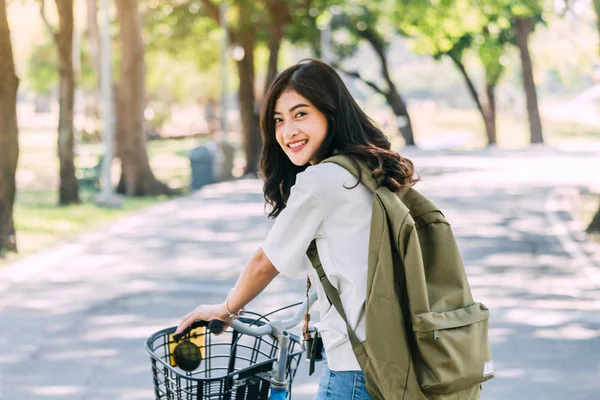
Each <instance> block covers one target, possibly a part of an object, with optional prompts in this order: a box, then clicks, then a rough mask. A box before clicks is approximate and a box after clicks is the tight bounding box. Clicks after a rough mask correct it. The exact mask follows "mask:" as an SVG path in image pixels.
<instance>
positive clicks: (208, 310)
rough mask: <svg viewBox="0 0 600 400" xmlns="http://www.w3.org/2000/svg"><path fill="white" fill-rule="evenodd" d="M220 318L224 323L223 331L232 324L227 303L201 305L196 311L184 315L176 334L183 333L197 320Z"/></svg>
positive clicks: (207, 320)
mask: <svg viewBox="0 0 600 400" xmlns="http://www.w3.org/2000/svg"><path fill="white" fill-rule="evenodd" d="M214 319H218V320H219V321H222V322H223V324H224V327H223V331H224V330H225V329H227V327H229V325H231V322H233V318H229V312H228V311H227V306H226V305H225V303H221V304H210V305H204V304H203V305H199V306H198V307H197V308H196V309H195V310H194V311H192V312H191V313H189V314H188V315H186V316H185V317H183V319H182V320H181V322H180V323H179V325H178V326H177V330H176V331H175V333H176V334H178V333H181V332H183V331H184V330H185V328H187V327H188V326H190V325H191V324H192V323H193V322H195V321H199V320H201V321H206V322H209V321H212V320H214Z"/></svg>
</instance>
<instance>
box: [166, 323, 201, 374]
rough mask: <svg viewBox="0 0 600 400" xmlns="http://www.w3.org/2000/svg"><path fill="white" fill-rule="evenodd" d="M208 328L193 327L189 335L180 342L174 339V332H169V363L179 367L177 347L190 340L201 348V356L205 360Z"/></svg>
mask: <svg viewBox="0 0 600 400" xmlns="http://www.w3.org/2000/svg"><path fill="white" fill-rule="evenodd" d="M205 335H206V328H205V327H203V326H201V327H199V328H195V329H192V330H191V331H190V333H189V334H188V335H186V336H185V337H183V338H182V339H181V340H179V342H176V341H175V340H173V334H172V333H169V364H171V366H172V367H177V366H178V365H177V363H176V362H175V348H176V347H177V345H178V344H180V343H182V342H184V341H188V342H191V343H194V344H195V345H196V346H198V349H200V356H201V358H202V360H204V343H205V341H204V340H205Z"/></svg>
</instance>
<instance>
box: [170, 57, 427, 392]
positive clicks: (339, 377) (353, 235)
mask: <svg viewBox="0 0 600 400" xmlns="http://www.w3.org/2000/svg"><path fill="white" fill-rule="evenodd" d="M261 128H262V135H263V143H264V146H263V150H262V154H261V160H260V167H261V173H262V176H263V179H264V181H265V184H264V196H265V200H266V202H267V203H268V204H269V205H270V206H271V208H272V209H271V211H270V213H269V217H270V218H276V220H275V223H274V225H273V227H272V228H271V231H270V232H269V234H268V236H267V238H266V240H265V242H264V244H263V246H262V247H261V248H260V249H258V250H257V251H256V253H255V254H254V255H253V256H252V258H251V259H250V261H249V263H248V265H247V266H246V268H245V269H244V271H243V272H242V274H241V275H240V277H239V279H238V281H237V283H236V285H235V287H234V288H233V289H232V290H231V292H230V293H229V295H228V296H227V298H226V300H225V301H224V302H223V303H221V304H217V305H201V306H199V307H198V308H196V309H195V310H194V311H192V312H191V313H189V314H188V315H186V316H185V317H184V318H183V320H182V322H181V323H180V324H179V327H178V328H177V331H178V332H181V331H183V329H184V328H185V327H187V326H188V325H189V324H191V323H192V322H193V321H195V320H206V321H208V320H212V319H218V320H221V321H223V322H225V323H226V324H230V323H231V321H232V320H233V318H235V317H236V316H237V315H239V311H240V310H241V309H243V307H244V306H245V305H246V304H248V303H249V302H250V301H251V300H252V299H254V298H255V297H256V296H257V295H258V294H259V293H260V292H262V291H263V289H265V287H266V286H267V285H268V284H269V283H270V282H271V281H272V280H273V279H274V278H275V277H276V276H277V275H278V274H280V273H281V274H284V275H288V276H297V275H298V274H299V273H301V272H305V273H306V272H309V273H310V274H311V275H313V274H314V272H313V268H311V267H309V264H308V259H307V257H306V255H305V253H306V251H307V249H308V247H309V245H310V243H311V242H312V241H313V240H315V239H316V244H317V249H318V252H319V255H320V258H321V261H322V263H323V268H324V270H325V273H326V274H327V277H328V278H329V280H330V282H331V283H332V284H333V285H334V286H335V287H336V288H337V290H338V292H339V293H340V297H341V300H342V305H343V307H344V311H345V313H346V316H347V318H348V322H349V324H350V326H351V327H352V328H353V329H354V331H355V333H356V335H357V336H358V338H359V339H360V340H364V339H365V326H364V324H365V320H364V305H365V297H366V291H367V289H366V286H367V261H368V255H367V252H368V245H369V234H370V225H371V213H372V202H373V194H372V193H371V192H370V191H369V189H368V188H366V187H365V186H364V185H362V184H361V183H359V182H356V178H354V177H353V176H352V175H351V174H350V173H349V172H348V171H346V170H345V169H344V168H342V167H340V166H338V165H336V164H333V163H323V164H319V163H320V162H321V161H323V160H324V159H326V158H328V157H330V156H332V155H334V154H344V155H348V156H350V157H351V158H352V159H353V160H355V161H363V162H365V163H366V164H367V165H368V166H369V167H370V169H371V170H372V171H373V174H374V176H376V177H378V176H381V175H383V176H384V181H383V182H384V185H386V186H387V187H388V188H390V189H391V190H393V191H396V190H398V189H399V188H400V187H402V186H410V185H413V184H414V183H415V180H414V179H413V175H414V168H413V165H412V163H411V162H410V161H409V160H407V159H405V158H402V157H400V156H399V155H398V154H397V153H394V152H393V151H391V150H390V142H389V141H388V140H387V138H386V137H385V136H384V135H383V133H382V132H381V130H380V129H378V128H377V127H376V126H375V124H374V123H373V122H372V121H371V120H370V119H369V118H368V117H367V116H366V115H365V113H364V112H363V111H362V110H361V109H360V107H359V106H358V104H356V102H355V101H354V99H353V98H352V96H351V95H350V93H349V92H348V89H347V88H346V86H345V85H344V83H343V82H342V80H341V78H340V77H339V75H338V74H337V73H336V72H335V70H334V69H333V68H331V67H330V66H328V65H327V64H325V63H322V62H320V61H318V60H306V61H304V62H300V63H299V64H297V65H294V66H292V67H290V68H288V69H287V70H285V71H283V72H282V73H281V74H280V75H279V76H278V77H277V78H276V79H275V81H274V82H273V84H272V85H271V88H270V89H269V91H268V93H267V95H266V98H265V102H264V107H263V110H262V114H261ZM311 281H312V283H313V286H315V287H316V288H317V292H318V298H319V301H318V307H319V311H320V315H321V318H320V324H319V331H320V332H321V335H322V337H323V344H324V348H325V354H326V359H327V362H326V363H324V368H323V375H322V377H321V381H320V384H319V391H318V394H317V399H347V398H353V399H371V397H370V396H369V394H368V393H367V391H366V389H365V384H364V375H363V374H362V372H361V371H360V366H359V364H358V361H357V360H356V357H355V356H354V353H353V351H352V346H351V344H350V341H349V339H348V336H347V331H346V324H345V323H344V321H343V319H342V318H341V317H340V315H339V314H338V313H337V311H336V310H335V308H334V307H332V306H331V304H329V302H328V301H327V296H326V295H325V293H324V291H323V288H322V286H321V285H320V284H319V283H318V282H319V280H318V279H317V278H316V276H311ZM332 371H333V372H332Z"/></svg>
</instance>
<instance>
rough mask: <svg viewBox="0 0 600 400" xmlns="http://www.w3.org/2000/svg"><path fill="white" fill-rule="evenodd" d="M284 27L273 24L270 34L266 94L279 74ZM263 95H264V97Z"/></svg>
mask: <svg viewBox="0 0 600 400" xmlns="http://www.w3.org/2000/svg"><path fill="white" fill-rule="evenodd" d="M281 28H282V27H274V26H271V29H270V31H271V34H270V36H269V43H268V45H269V65H268V67H267V76H266V78H265V91H264V95H266V94H267V92H268V91H269V88H270V87H271V83H273V81H274V80H275V77H276V76H277V63H278V61H279V49H280V48H281V39H282V38H283V30H282V29H281ZM264 95H263V97H264Z"/></svg>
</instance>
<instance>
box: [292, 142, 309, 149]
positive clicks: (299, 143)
mask: <svg viewBox="0 0 600 400" xmlns="http://www.w3.org/2000/svg"><path fill="white" fill-rule="evenodd" d="M306 142H308V140H303V141H302V142H298V143H293V144H290V148H292V149H295V148H297V147H300V146H303V145H305V144H306Z"/></svg>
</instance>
